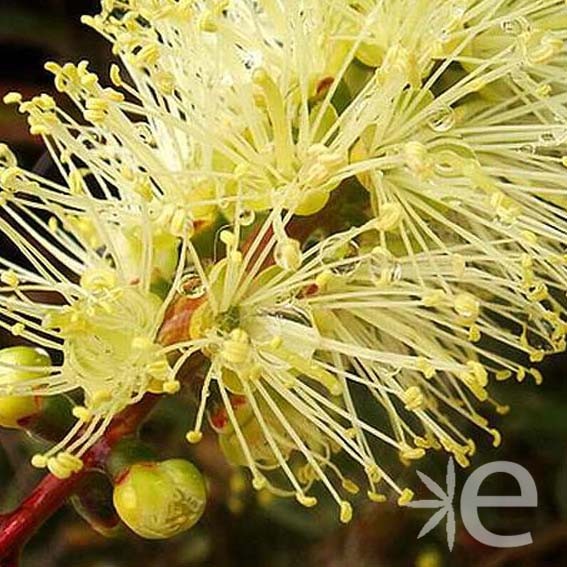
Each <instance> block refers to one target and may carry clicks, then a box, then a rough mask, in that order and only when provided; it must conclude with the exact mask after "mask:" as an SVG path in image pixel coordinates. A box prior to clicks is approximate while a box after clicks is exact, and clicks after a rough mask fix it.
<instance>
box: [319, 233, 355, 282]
mask: <svg viewBox="0 0 567 567" xmlns="http://www.w3.org/2000/svg"><path fill="white" fill-rule="evenodd" d="M359 251H360V247H359V245H358V244H357V242H356V241H355V240H347V239H345V238H344V237H342V236H336V237H331V238H329V239H327V240H326V241H325V242H324V243H323V244H322V245H321V251H320V253H319V254H320V258H321V263H322V264H323V265H324V266H326V267H327V268H329V269H330V270H331V272H333V273H334V274H337V275H343V276H344V275H348V274H352V273H353V272H355V271H356V270H357V268H358V267H359V266H360V263H361V260H360V258H359Z"/></svg>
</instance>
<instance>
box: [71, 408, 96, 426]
mask: <svg viewBox="0 0 567 567" xmlns="http://www.w3.org/2000/svg"><path fill="white" fill-rule="evenodd" d="M73 415H74V416H75V417H76V418H77V419H79V420H81V421H84V422H85V423H87V422H89V421H90V420H91V419H92V417H93V414H92V412H91V411H90V410H88V409H87V408H86V407H84V406H76V407H74V408H73Z"/></svg>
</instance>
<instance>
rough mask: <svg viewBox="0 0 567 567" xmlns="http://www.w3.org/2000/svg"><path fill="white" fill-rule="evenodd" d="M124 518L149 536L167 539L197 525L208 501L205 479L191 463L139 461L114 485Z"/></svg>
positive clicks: (121, 515) (116, 502) (127, 523)
mask: <svg viewBox="0 0 567 567" xmlns="http://www.w3.org/2000/svg"><path fill="white" fill-rule="evenodd" d="M113 500H114V507H115V508H116V511H117V512H118V515H119V516H120V518H121V519H122V521H123V522H124V523H125V524H126V525H127V526H128V527H129V528H130V529H131V530H132V531H134V532H135V533H136V534H138V535H139V536H141V537H144V538H146V539H166V538H170V537H173V536H176V535H178V534H180V533H182V532H184V531H186V530H188V529H189V528H191V527H193V526H194V525H195V524H196V523H197V522H198V520H199V519H200V517H201V515H202V514H203V511H204V509H205V504H206V501H207V496H206V488H205V482H204V479H203V477H202V476H201V473H200V472H199V471H198V470H197V468H196V467H195V466H194V465H192V464H191V463H190V462H188V461H185V460H183V459H170V460H168V461H162V462H160V463H155V462H143V463H136V464H135V465H133V466H132V467H130V468H129V469H128V471H127V472H126V474H125V475H124V476H122V477H121V478H119V479H118V480H117V482H116V484H115V486H114V497H113Z"/></svg>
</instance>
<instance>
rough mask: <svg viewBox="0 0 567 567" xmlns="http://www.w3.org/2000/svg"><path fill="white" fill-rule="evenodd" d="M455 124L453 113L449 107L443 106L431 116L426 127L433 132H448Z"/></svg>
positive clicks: (455, 119) (455, 118)
mask: <svg viewBox="0 0 567 567" xmlns="http://www.w3.org/2000/svg"><path fill="white" fill-rule="evenodd" d="M456 122H457V117H456V115H455V111H454V110H453V109H452V108H451V107H450V106H444V107H442V108H440V109H439V110H437V111H436V112H435V113H433V114H432V115H431V117H430V119H429V122H428V125H429V127H430V128H431V129H432V130H434V131H435V132H448V131H449V130H451V128H453V127H454V126H455V124H456Z"/></svg>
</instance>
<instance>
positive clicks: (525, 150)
mask: <svg viewBox="0 0 567 567" xmlns="http://www.w3.org/2000/svg"><path fill="white" fill-rule="evenodd" d="M518 151H519V152H520V153H521V154H526V155H533V154H535V153H536V147H535V145H534V144H524V145H523V146H521V147H520V148H519V149H518Z"/></svg>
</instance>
